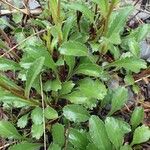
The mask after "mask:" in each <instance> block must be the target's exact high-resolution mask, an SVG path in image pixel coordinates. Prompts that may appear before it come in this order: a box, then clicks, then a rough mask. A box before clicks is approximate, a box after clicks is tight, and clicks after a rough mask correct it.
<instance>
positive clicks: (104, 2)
mask: <svg viewBox="0 0 150 150" xmlns="http://www.w3.org/2000/svg"><path fill="white" fill-rule="evenodd" d="M92 1H93V2H94V3H96V4H97V5H98V6H99V8H100V13H101V14H102V15H103V17H106V16H107V14H108V8H109V1H108V0H101V1H100V0H92Z"/></svg>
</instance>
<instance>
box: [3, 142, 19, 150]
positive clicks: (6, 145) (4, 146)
mask: <svg viewBox="0 0 150 150" xmlns="http://www.w3.org/2000/svg"><path fill="white" fill-rule="evenodd" d="M14 143H16V142H12V143H8V144H5V145H3V146H1V147H0V150H2V149H4V148H6V147H8V146H10V145H12V144H14Z"/></svg>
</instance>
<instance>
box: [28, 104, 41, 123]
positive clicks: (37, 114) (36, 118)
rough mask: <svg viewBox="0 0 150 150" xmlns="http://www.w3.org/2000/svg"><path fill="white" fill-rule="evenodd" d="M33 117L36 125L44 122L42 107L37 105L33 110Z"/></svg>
mask: <svg viewBox="0 0 150 150" xmlns="http://www.w3.org/2000/svg"><path fill="white" fill-rule="evenodd" d="M31 119H32V121H33V123H34V124H35V125H39V124H42V122H43V111H42V108H40V107H36V108H35V109H33V110H32V112H31Z"/></svg>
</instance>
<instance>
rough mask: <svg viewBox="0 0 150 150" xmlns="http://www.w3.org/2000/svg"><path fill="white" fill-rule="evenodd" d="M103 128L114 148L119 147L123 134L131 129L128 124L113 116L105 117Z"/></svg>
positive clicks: (122, 140)
mask: <svg viewBox="0 0 150 150" xmlns="http://www.w3.org/2000/svg"><path fill="white" fill-rule="evenodd" d="M105 128H106V131H107V135H108V137H109V139H110V141H111V142H112V143H113V145H114V146H115V148H116V149H119V148H120V147H121V146H122V144H123V142H124V134H125V133H128V132H130V131H131V129H130V126H129V124H127V123H126V122H124V121H122V120H118V119H115V118H113V117H107V118H106V120H105Z"/></svg>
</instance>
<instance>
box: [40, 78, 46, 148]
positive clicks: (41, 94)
mask: <svg viewBox="0 0 150 150" xmlns="http://www.w3.org/2000/svg"><path fill="white" fill-rule="evenodd" d="M40 86H41V97H42V110H43V132H44V150H46V131H45V128H46V127H45V116H44V109H45V108H44V95H43V84H42V78H41V76H40Z"/></svg>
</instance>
